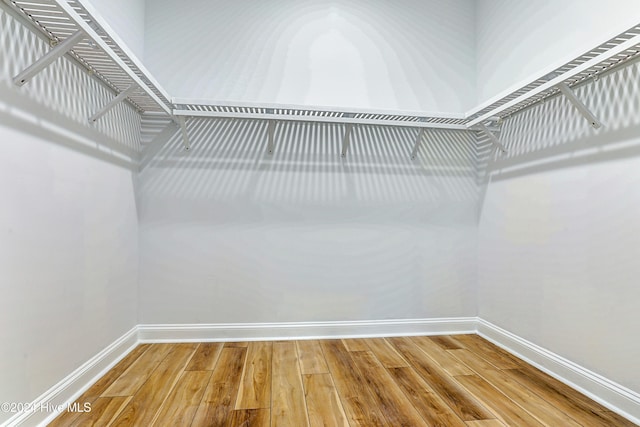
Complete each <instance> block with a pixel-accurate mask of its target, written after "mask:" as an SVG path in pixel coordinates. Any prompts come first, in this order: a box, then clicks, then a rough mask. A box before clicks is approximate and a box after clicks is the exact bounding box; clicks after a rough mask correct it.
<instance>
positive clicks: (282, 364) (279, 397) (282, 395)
mask: <svg viewBox="0 0 640 427" xmlns="http://www.w3.org/2000/svg"><path fill="white" fill-rule="evenodd" d="M272 359H273V360H272V364H271V378H272V382H271V396H272V399H271V426H272V427H279V426H299V427H305V426H309V417H308V415H307V404H306V401H305V398H304V388H303V386H302V376H301V374H300V365H299V360H298V351H297V348H296V343H295V342H293V341H284V342H275V343H273V357H272Z"/></svg>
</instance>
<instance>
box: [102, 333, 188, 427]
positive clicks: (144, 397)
mask: <svg viewBox="0 0 640 427" xmlns="http://www.w3.org/2000/svg"><path fill="white" fill-rule="evenodd" d="M196 347H197V344H195V343H191V344H172V345H171V351H170V352H169V354H168V355H167V357H165V358H164V359H163V360H162V362H160V365H158V367H157V369H155V370H154V371H153V372H152V373H151V375H149V378H148V379H147V381H146V382H145V383H144V384H143V385H142V387H140V389H139V390H138V391H137V392H136V394H135V395H134V396H133V399H131V401H130V402H129V403H128V404H127V406H126V407H125V408H124V409H123V410H122V412H121V413H120V415H119V416H118V418H116V420H115V421H114V422H113V426H114V427H120V426H131V425H145V426H148V425H151V424H152V423H153V421H154V419H155V417H156V414H157V412H158V410H159V409H160V406H161V405H162V403H163V402H164V400H165V398H166V397H167V395H168V394H169V393H170V391H171V389H172V388H173V386H174V385H175V383H176V381H177V379H178V377H179V375H180V374H181V373H182V371H183V370H184V368H185V366H186V365H187V362H188V361H189V359H190V358H191V356H192V355H193V353H194V352H195V350H196Z"/></svg>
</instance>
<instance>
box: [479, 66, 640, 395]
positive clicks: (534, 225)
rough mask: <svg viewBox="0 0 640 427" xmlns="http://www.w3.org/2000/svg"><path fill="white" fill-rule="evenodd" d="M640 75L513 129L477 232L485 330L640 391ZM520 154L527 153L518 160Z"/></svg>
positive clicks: (631, 71)
mask: <svg viewBox="0 0 640 427" xmlns="http://www.w3.org/2000/svg"><path fill="white" fill-rule="evenodd" d="M639 76H640V66H639V65H638V64H634V65H632V66H629V67H626V68H624V69H622V70H620V71H619V72H616V73H614V74H612V75H609V76H607V77H605V78H601V79H600V80H599V81H598V82H596V83H592V84H589V85H587V86H583V87H581V88H580V89H579V90H578V92H577V94H578V96H580V97H581V98H582V99H585V100H587V102H588V104H589V105H590V107H591V108H593V110H594V111H595V112H596V115H597V116H598V117H600V118H601V119H602V121H603V122H604V123H605V124H606V126H605V127H604V128H602V129H600V130H598V131H594V130H593V129H591V128H590V127H589V125H588V124H587V122H586V121H585V120H584V119H583V118H582V117H581V116H580V115H579V114H577V113H576V112H575V110H574V109H573V108H572V107H571V105H570V104H569V103H568V102H567V101H566V100H564V99H562V98H555V99H554V100H553V101H550V102H547V103H546V104H544V105H540V106H538V107H536V108H534V109H532V110H529V111H528V112H526V113H524V114H522V115H520V116H517V117H514V118H513V119H512V120H509V121H507V122H506V124H505V126H506V127H505V130H504V140H505V141H508V144H510V146H511V147H512V151H511V154H510V155H509V156H511V157H512V158H511V159H510V160H509V162H511V163H506V164H504V163H503V164H502V167H501V168H500V169H498V170H497V171H496V172H495V173H494V176H493V180H492V182H491V184H490V185H489V187H488V191H487V193H486V198H485V200H484V206H483V209H482V215H481V219H480V224H479V237H478V239H479V242H478V302H479V303H478V313H479V316H480V317H481V318H482V319H485V320H488V321H490V322H492V323H495V324H497V325H498V326H501V327H503V328H505V329H507V330H509V331H510V332H513V333H515V334H516V335H518V336H520V337H523V338H525V339H527V340H529V341H531V342H533V343H535V344H537V345H539V346H542V347H544V348H546V349H548V350H551V351H552V352H554V353H556V354H559V355H560V356H563V357H565V358H566V359H568V360H570V361H572V362H574V363H577V364H578V365H581V366H584V367H586V368H587V369H590V370H592V371H594V372H596V373H598V374H600V375H602V376H604V377H605V378H608V379H610V380H613V381H616V382H618V383H619V384H622V385H623V386H626V387H628V388H630V389H632V390H634V391H635V392H640V370H638V360H640V341H638V340H637V339H636V337H637V336H638V334H639V333H640V315H639V314H638V301H639V300H640V286H638V277H640V263H638V259H640V221H639V220H638V215H639V214H640V191H638V188H640V114H639V111H638V106H640V86H639V85H638V81H639ZM517 152H520V153H521V154H516V153H517Z"/></svg>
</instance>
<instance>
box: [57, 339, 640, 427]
mask: <svg viewBox="0 0 640 427" xmlns="http://www.w3.org/2000/svg"><path fill="white" fill-rule="evenodd" d="M77 402H78V403H79V404H80V406H82V405H83V404H84V403H91V407H92V410H91V412H85V413H73V412H65V413H63V414H61V415H60V416H59V417H58V418H57V419H56V420H54V422H53V423H52V424H50V425H52V426H80V425H82V426H90V425H96V426H130V425H131V426H145V427H146V426H152V425H155V426H271V427H277V426H292V427H305V426H311V427H315V426H364V427H374V426H390V427H398V426H411V427H415V426H445V427H494V426H502V427H504V426H552V427H558V426H562V427H571V426H574V427H578V426H583V427H588V426H607V427H611V426H633V425H634V424H632V423H631V422H629V421H627V420H625V419H624V418H622V417H620V416H619V415H617V414H615V413H613V412H611V411H609V410H607V409H606V408H604V407H603V406H601V405H599V404H597V403H596V402H594V401H592V400H590V399H588V398H587V397H585V396H584V395H582V394H580V393H578V392H577V391H575V390H573V389H571V388H570V387H568V386H566V385H564V384H562V383H561V382H559V381H557V380H555V379H553V378H552V377H550V376H548V375H546V374H544V373H542V372H541V371H539V370H537V369H535V368H533V367H532V366H530V365H528V364H526V363H524V362H523V361H521V360H519V359H517V358H516V357H514V356H512V355H511V354H509V353H507V352H505V351H504V350H502V349H500V348H498V347H496V346H495V345H493V344H491V343H489V342H488V341H486V340H484V339H482V338H480V337H479V336H477V335H456V336H438V337H410V338H385V339H382V338H377V339H343V340H321V341H275V342H229V343H201V344H198V343H192V344H143V345H140V346H138V347H136V348H135V349H134V350H133V351H132V352H131V353H130V354H129V355H127V357H125V358H124V359H123V360H122V361H121V362H120V363H118V364H117V365H116V366H115V367H114V368H113V369H111V370H110V371H109V372H108V373H107V374H106V375H105V376H104V377H102V378H101V379H100V380H99V381H98V382H97V383H95V384H94V385H93V386H92V387H91V388H90V389H89V390H88V391H87V392H85V393H84V394H83V395H82V396H81V397H80V398H79V399H78V401H77Z"/></svg>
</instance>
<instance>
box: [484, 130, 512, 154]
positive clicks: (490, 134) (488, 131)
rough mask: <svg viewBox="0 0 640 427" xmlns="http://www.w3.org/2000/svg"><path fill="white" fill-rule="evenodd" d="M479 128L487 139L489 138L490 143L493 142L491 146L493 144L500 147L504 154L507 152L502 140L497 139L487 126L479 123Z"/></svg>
mask: <svg viewBox="0 0 640 427" xmlns="http://www.w3.org/2000/svg"><path fill="white" fill-rule="evenodd" d="M477 126H478V128H480V130H481V131H482V133H484V134H485V135H487V137H488V138H489V141H491V144H493V145H494V146H496V147H498V148H499V149H500V151H502V152H503V153H506V152H507V149H506V148H505V147H504V145H502V143H501V142H500V140H499V139H498V137H496V136H495V135H494V133H493V132H491V131H490V130H489V129H488V128H487V126H485V125H484V124H483V123H478V125H477Z"/></svg>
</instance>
